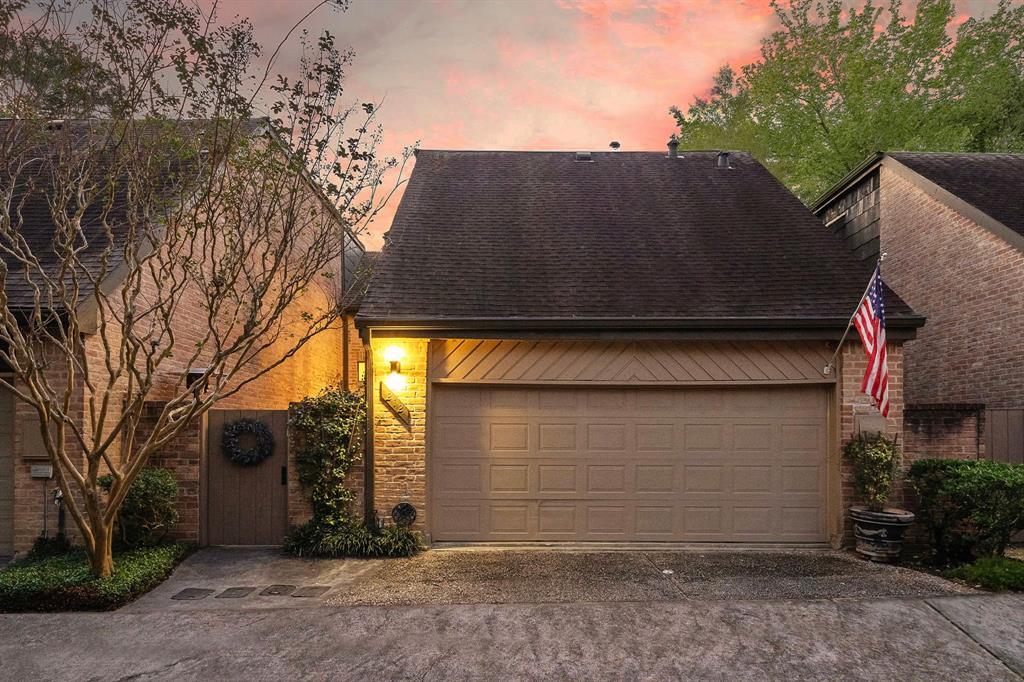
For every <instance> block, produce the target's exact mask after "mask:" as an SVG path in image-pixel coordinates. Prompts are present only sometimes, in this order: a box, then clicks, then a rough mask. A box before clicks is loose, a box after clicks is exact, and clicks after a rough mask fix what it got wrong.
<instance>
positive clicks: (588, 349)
mask: <svg viewBox="0 0 1024 682" xmlns="http://www.w3.org/2000/svg"><path fill="white" fill-rule="evenodd" d="M870 270H871V268H870V266H869V265H867V264H866V263H865V262H864V261H862V260H861V259H859V258H858V257H857V256H855V255H854V254H853V253H851V251H850V249H848V248H847V246H846V244H845V243H844V241H843V239H842V238H841V237H840V236H839V235H836V234H833V233H830V232H828V231H826V230H823V229H822V226H821V222H820V221H819V220H818V219H817V218H816V217H815V215H814V214H813V213H812V212H811V211H809V210H808V209H807V208H806V207H805V206H804V205H803V204H802V203H801V202H800V201H799V200H797V199H796V198H795V197H794V196H793V195H792V194H791V193H790V192H789V191H787V190H786V188H784V187H783V186H782V185H781V184H779V182H778V181H776V180H775V179H774V178H773V177H772V176H771V175H770V174H769V173H768V172H767V171H766V170H765V169H764V168H763V167H762V166H761V165H760V164H759V163H758V162H757V161H755V160H754V159H753V158H752V157H750V156H749V155H747V154H742V153H733V154H728V153H714V152H679V153H677V152H676V150H675V149H674V148H672V147H670V149H669V152H668V154H665V153H656V152H650V153H649V152H636V153H633V152H607V153H601V152H597V153H571V152H505V151H497V152H486V151H437V150H421V151H420V152H419V153H418V154H417V160H416V166H415V170H414V171H413V174H412V176H411V178H410V181H409V184H408V187H407V189H406V192H405V195H404V197H403V199H402V202H401V204H400V206H399V208H398V211H397V214H396V216H395V220H394V224H393V227H392V229H391V231H390V233H389V239H388V245H387V246H386V247H385V249H384V251H383V253H382V254H381V256H380V257H379V259H378V262H377V264H376V267H375V270H374V273H373V275H372V279H371V281H370V285H369V290H368V292H367V293H366V295H365V297H364V299H363V300H362V304H361V307H360V309H359V312H358V313H357V315H356V326H357V327H358V328H359V330H360V332H361V334H362V336H363V339H364V341H365V343H366V344H367V345H368V349H369V350H368V352H369V354H370V357H371V360H369V361H368V364H369V365H370V367H369V368H368V377H367V381H368V387H369V394H370V400H369V409H370V412H371V418H370V422H371V434H370V438H369V439H368V448H367V453H366V458H367V469H366V472H367V493H368V494H367V501H368V503H369V504H370V507H368V508H372V509H375V510H377V513H378V514H380V515H383V516H386V515H387V514H388V513H389V512H390V510H391V509H392V507H393V506H394V505H396V504H397V503H399V502H408V503H410V504H412V505H413V506H414V507H415V508H416V509H417V511H418V515H417V520H416V527H418V528H419V529H421V530H422V531H424V532H425V534H426V536H427V537H428V538H429V539H430V540H431V541H433V542H514V541H544V542H590V541H594V542H619V541H633V542H646V541H697V542H748V543H812V544H821V543H833V544H837V543H839V542H841V541H842V539H843V536H844V529H845V528H844V517H845V509H846V507H847V506H848V505H850V504H851V503H853V502H854V500H853V499H852V487H851V479H850V472H849V471H848V469H847V467H846V465H845V464H844V463H843V462H842V461H841V456H840V444H841V443H842V442H843V441H845V440H846V439H848V438H849V437H851V435H853V434H854V433H855V432H856V431H857V430H859V429H868V428H870V429H878V428H879V427H881V428H884V429H886V430H887V431H888V432H889V433H891V434H892V435H895V436H897V437H900V436H901V434H902V430H903V388H902V387H903V360H902V358H903V344H904V343H906V342H909V341H911V340H912V339H913V338H914V335H915V333H916V331H917V329H918V328H919V327H920V326H921V325H922V323H923V319H922V318H921V317H920V316H918V315H917V314H916V313H915V312H914V311H913V310H911V308H910V307H909V306H907V305H906V304H905V303H904V302H903V301H902V300H900V298H899V297H898V296H896V295H894V294H892V292H888V294H887V304H886V305H887V311H888V339H889V344H890V348H889V349H888V350H889V362H890V400H891V411H890V413H889V415H888V419H887V420H881V417H880V415H878V413H877V410H876V409H875V408H874V406H873V405H872V404H871V402H870V399H869V398H868V397H867V396H865V395H863V394H862V393H861V392H860V383H861V378H862V376H863V373H864V371H865V357H864V351H863V348H862V347H861V346H860V345H859V343H858V342H857V341H856V339H854V340H853V341H848V342H847V343H846V344H845V345H844V346H843V348H842V349H841V351H840V353H839V358H838V362H837V366H836V369H835V370H834V371H832V372H828V373H826V372H825V369H824V368H825V366H826V363H827V362H828V361H829V359H830V357H831V356H832V355H833V352H834V350H835V348H836V342H837V341H838V340H839V339H840V336H841V335H842V334H843V331H844V328H845V327H846V325H847V321H848V320H849V318H850V315H851V314H852V313H853V311H854V309H855V307H856V306H857V303H858V301H859V299H860V296H861V294H862V292H863V290H864V287H865V285H866V284H867V281H868V278H869V276H870Z"/></svg>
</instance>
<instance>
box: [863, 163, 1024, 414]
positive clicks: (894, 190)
mask: <svg viewBox="0 0 1024 682" xmlns="http://www.w3.org/2000/svg"><path fill="white" fill-rule="evenodd" d="M881 205H882V210H881V216H882V217H881V245H882V250H883V251H887V252H888V254H889V256H888V258H887V259H886V262H885V279H886V282H887V283H888V284H889V285H890V286H891V287H892V288H893V290H894V291H896V292H897V293H898V294H899V295H900V296H901V297H902V298H903V300H905V301H906V302H907V303H909V304H910V306H911V307H912V308H913V309H914V310H915V311H916V312H918V313H919V314H921V315H924V316H925V317H926V318H927V320H928V321H927V323H926V324H925V326H924V327H923V328H921V329H920V330H918V333H917V338H916V339H915V340H914V341H911V342H909V343H907V348H906V354H907V355H906V359H907V387H906V399H907V402H908V403H910V404H939V403H982V404H984V405H985V406H986V407H1021V406H1024V355H1022V354H1021V352H1020V339H1021V337H1022V336H1024V253H1022V252H1021V251H1020V250H1019V249H1017V248H1016V247H1014V246H1012V245H1011V244H1009V243H1008V242H1006V241H1004V240H1002V239H1001V238H999V237H997V236H996V235H995V234H993V233H992V232H991V231H989V230H987V229H985V228H984V227H982V226H980V225H978V224H977V223H975V222H973V221H972V220H970V219H968V218H966V217H965V216H963V215H961V214H960V213H958V212H956V211H954V210H953V209H951V208H949V207H948V206H946V205H945V204H943V203H941V202H939V201H937V200H936V199H934V198H933V197H931V196H929V195H928V194H926V193H925V192H924V191H923V190H922V189H921V187H920V186H919V185H918V184H916V183H913V182H911V181H909V180H907V179H906V178H904V177H902V176H901V175H900V174H897V173H896V172H895V171H893V170H891V169H889V168H887V167H886V166H883V167H882V176H881Z"/></svg>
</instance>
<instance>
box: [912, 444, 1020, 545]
mask: <svg viewBox="0 0 1024 682" xmlns="http://www.w3.org/2000/svg"><path fill="white" fill-rule="evenodd" d="M908 477H909V479H910V482H911V484H912V485H913V486H914V489H915V490H916V491H917V495H918V499H919V512H918V516H919V518H920V519H921V521H922V523H924V524H925V526H926V527H927V528H928V530H929V533H930V535H931V541H932V546H933V549H934V551H935V560H936V561H937V562H939V563H948V562H951V561H953V562H961V561H968V560H970V559H971V558H973V557H980V556H997V555H1001V554H1002V553H1003V552H1004V551H1005V550H1006V546H1007V545H1008V544H1009V542H1010V538H1012V537H1013V536H1014V535H1015V534H1016V533H1018V532H1020V531H1021V530H1024V465H1019V464H1004V463H1002V462H991V461H988V460H935V459H926V460H920V461H917V462H914V464H913V465H912V466H911V467H910V472H909V474H908Z"/></svg>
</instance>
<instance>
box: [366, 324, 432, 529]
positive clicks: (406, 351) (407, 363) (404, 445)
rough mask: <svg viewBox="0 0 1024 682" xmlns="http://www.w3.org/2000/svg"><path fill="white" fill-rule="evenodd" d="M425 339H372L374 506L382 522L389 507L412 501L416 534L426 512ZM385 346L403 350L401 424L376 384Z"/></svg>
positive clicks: (383, 371) (383, 369)
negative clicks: (407, 419) (407, 418)
mask: <svg viewBox="0 0 1024 682" xmlns="http://www.w3.org/2000/svg"><path fill="white" fill-rule="evenodd" d="M428 343H429V342H428V341H427V340H426V339H375V340H374V341H373V347H372V352H373V363H374V364H373V378H374V386H372V387H371V399H372V401H373V403H372V404H373V432H374V450H373V456H374V460H373V464H374V467H373V476H374V486H373V487H374V505H375V507H376V510H377V512H378V513H379V514H380V515H381V517H382V518H389V517H390V513H391V508H392V507H393V506H394V505H396V504H398V503H399V502H410V503H412V504H413V505H414V506H415V507H416V508H417V509H418V510H419V515H418V518H417V519H416V525H415V526H414V527H415V528H416V529H417V530H421V531H423V530H426V516H427V514H426V512H427V488H426V484H427V470H426V455H427V446H426V435H427V431H426V429H427V344H428ZM389 346H397V347H398V348H401V349H402V352H403V355H404V357H403V358H402V361H401V362H402V376H403V377H404V378H405V386H404V387H401V388H399V387H395V388H393V390H394V392H395V394H396V395H397V396H398V398H399V399H400V400H401V401H402V402H404V403H405V405H406V406H407V407H408V408H409V412H410V414H411V417H412V418H411V423H410V424H404V423H403V422H402V421H401V420H400V419H399V418H398V417H397V416H396V415H395V414H394V413H393V412H392V411H391V410H390V409H388V408H387V407H386V406H385V405H383V404H382V403H381V402H380V382H381V381H385V380H386V378H387V376H388V373H389V372H390V365H389V364H388V363H387V362H385V360H384V350H385V349H386V348H388V347H389Z"/></svg>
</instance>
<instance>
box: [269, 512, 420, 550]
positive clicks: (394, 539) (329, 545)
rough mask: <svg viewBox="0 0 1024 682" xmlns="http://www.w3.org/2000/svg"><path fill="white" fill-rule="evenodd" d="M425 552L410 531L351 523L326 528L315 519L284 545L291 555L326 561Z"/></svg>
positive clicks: (417, 536) (299, 528)
mask: <svg viewBox="0 0 1024 682" xmlns="http://www.w3.org/2000/svg"><path fill="white" fill-rule="evenodd" d="M421 549H423V546H422V544H421V543H420V538H419V535H418V534H417V533H415V532H414V531H411V530H409V529H408V528H402V527H399V526H384V527H380V526H377V525H372V526H370V527H367V526H364V525H361V524H358V523H351V522H350V523H347V524H345V525H335V526H329V527H325V526H321V525H320V524H318V523H316V520H315V519H314V520H312V521H309V522H308V523H305V524H303V525H301V526H299V527H298V528H294V529H293V530H292V531H291V532H290V533H288V536H287V537H286V538H285V541H284V550H285V551H286V552H288V553H289V554H294V555H295V556H306V557H322V558H340V557H362V558H381V557H408V556H413V555H414V554H416V553H417V552H419V551H420V550H421Z"/></svg>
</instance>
